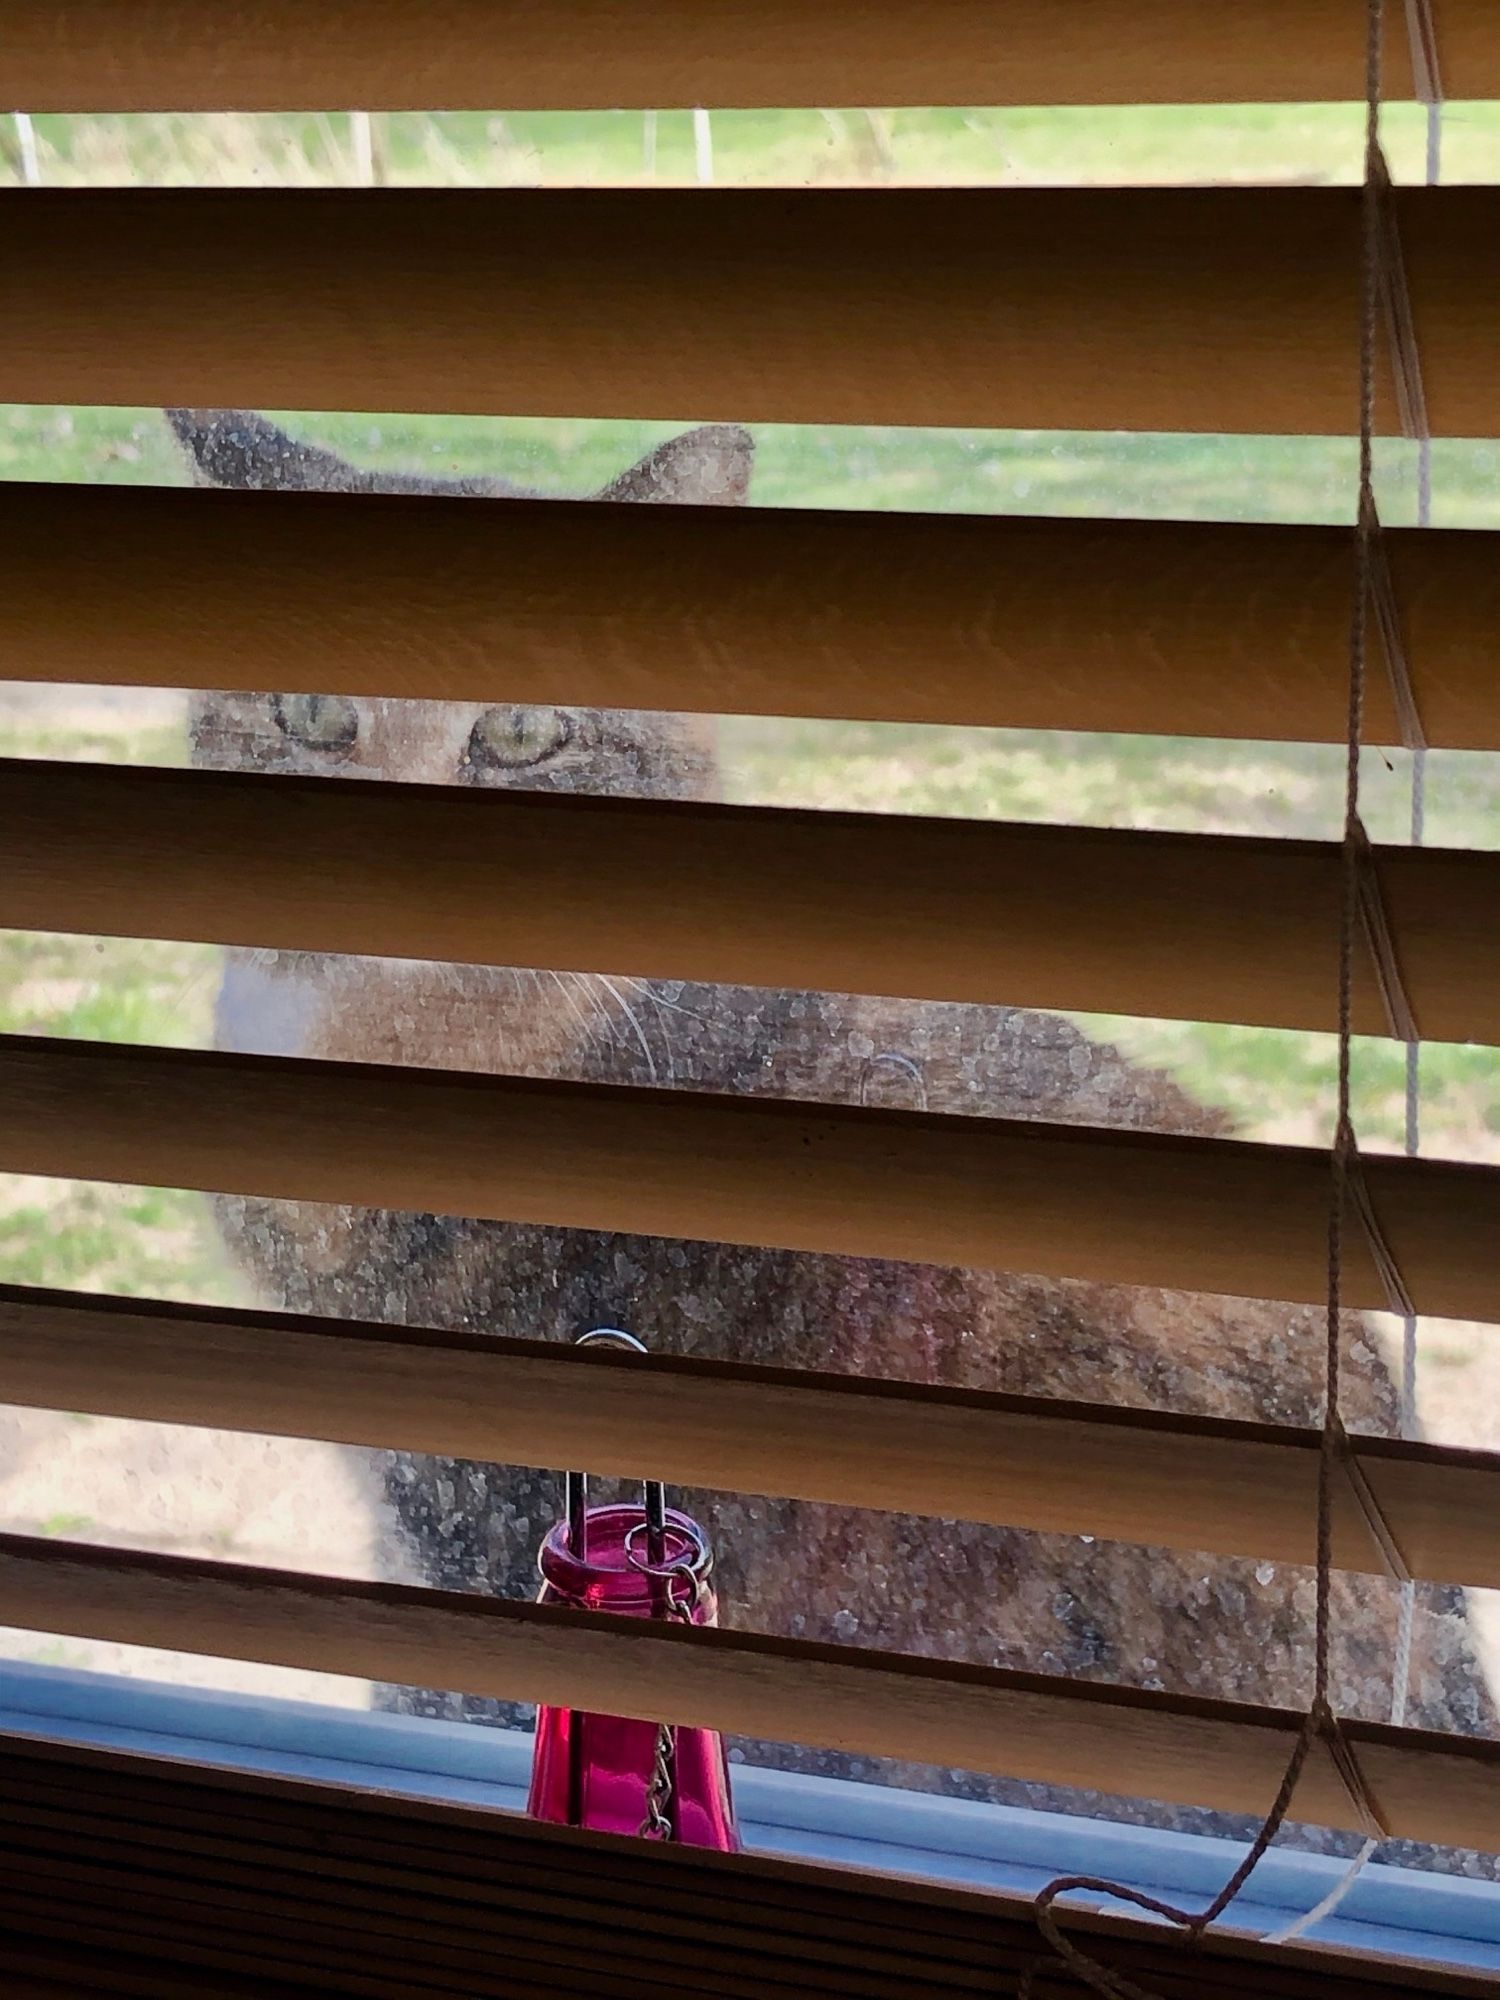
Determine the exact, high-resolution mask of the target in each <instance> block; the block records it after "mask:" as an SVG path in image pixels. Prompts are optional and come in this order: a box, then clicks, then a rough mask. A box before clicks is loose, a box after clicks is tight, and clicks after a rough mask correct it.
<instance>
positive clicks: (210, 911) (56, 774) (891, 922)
mask: <svg viewBox="0 0 1500 2000" xmlns="http://www.w3.org/2000/svg"><path fill="white" fill-rule="evenodd" d="M0 797H3V798H4V799H5V802H6V812H5V820H4V828H3V831H0V925H6V926H9V927H12V928H17V929H32V930H51V931H67V932H74V933H82V934H84V935H109V936H115V937H130V938H172V939H181V940H186V941H193V942H202V943H210V944H237V945H255V946H261V947H267V948H271V949H275V950H281V951H294V952H333V953H365V954H376V955H380V956H386V957H398V958H411V959H436V960H443V961H451V962H457V963H461V964H486V965H503V966H510V965H513V966H533V967H546V968H550V969H552V970H556V971H577V972H586V971H589V970H608V971H609V972H612V973H624V974H630V975H635V976H644V977H652V976H657V977H669V978H676V979H688V980H695V981H704V982H710V983H722V984H727V985H746V986H757V987H779V988H783V989H785V988H792V989H801V990H812V991H820V992H836V993H846V992H860V993H880V994H887V995H889V994H897V995H900V996H902V997H905V998H914V999H924V1000H949V1001H969V1002H978V1003H981V1004H986V1005H1007V1004H1021V1005H1028V1006H1039V1007H1048V1008H1070V1007H1071V1008H1085V1009H1091V1010H1095V1011H1099V1012H1105V1013H1116V1014H1134V1015H1144V1016H1170V1017H1174V1018H1185V1019H1188V1020H1212V1021H1222V1020H1229V1021H1236V1022H1244V1023H1251V1024H1255V1025H1261V1026H1270V1027H1281V1028H1315V1029H1323V1030H1331V1029H1332V1028H1333V1027H1334V1026H1335V1020H1334V1005H1333V1001H1334V995H1333V990H1332V987H1331V986H1330V983H1329V980H1328V978H1327V968H1326V964H1325V961H1326V957H1327V950H1326V947H1327V941H1328V939H1329V938H1330V937H1332V936H1333V935H1335V934H1336V931H1337V923H1338V894H1339V860H1338V850H1337V848H1336V847H1334V846H1333V845H1332V844H1318V843H1313V842H1307V841H1290V840H1288V841H1282V840H1267V839H1246V838H1240V837H1226V836H1219V835H1203V834H1175V833H1135V832H1126V831H1104V830H1100V829H1096V828H1076V827H1054V826H1029V825H1006V824H1003V823H999V822H990V821H978V820H929V819H921V818H916V817H908V816H899V815H877V814H873V813H835V812H821V811H797V810H792V809H788V808H775V807H772V808H764V807H753V806H725V805H716V804H710V803H706V802H690V801H677V800H653V799H610V798H599V797H587V796H581V795H579V796H574V795H570V794H567V793H557V794H552V793H547V792H525V791H483V790H471V789H468V788H465V787H461V786H442V785H407V784H389V783H380V782H361V781H357V780H348V779H339V778H301V777H286V778H266V777H261V776H257V775H253V774H250V773H243V772H213V771H177V770H153V769H146V768H133V767H130V766H122V765H90V764H76V765H70V764H62V763H47V762H38V763H26V762H19V761H11V762H4V761H0ZM1377 867H1378V869H1379V872H1380V875H1381V877H1382V880H1383V882H1384V883H1385V884H1386V888H1387V902H1388V905H1389V907H1390V912H1391V917H1392V929H1393V935H1394V942H1395V949H1396V955H1397V961H1398V963H1399V964H1400V965H1401V967H1402V971H1403V975H1404V979H1405V983H1406V991H1407V993H1408V996H1409V997H1410V999H1411V1001H1412V1004H1413V1007H1414V1009H1415V1012H1416V1017H1417V1021H1418V1024H1419V1026H1420V1027H1421V1029H1422V1032H1423V1033H1424V1035H1426V1036H1427V1037H1428V1038H1430V1039H1437V1040H1443V1041H1488V1042H1500V929H1497V927H1496V926H1495V925H1494V924H1492V923H1491V921H1490V916H1491V913H1492V912H1493V911H1494V910H1495V909H1496V908H1497V907H1500V855H1492V854H1469V853H1460V852H1450V851H1446V850H1443V849H1438V848H1427V849H1422V850H1418V851H1409V850H1404V849H1383V850H1378V851H1377ZM976 910H982V911H984V912H985V921H984V922H983V923H979V924H976V923H975V922H974V920H973V918H974V912H975V911H976ZM1355 1005H1356V1013H1355V1026H1356V1029H1358V1030H1360V1031H1363V1032H1365V1033H1376V1034H1388V1033H1391V1032H1392V1031H1393V1029H1392V1024H1391V1022H1390V1020H1389V1017H1388V1016H1387V1014H1386V1012H1385V1010H1384V1007H1383V1005H1382V1003H1381V1000H1380V997H1379V989H1378V987H1377V986H1376V983H1375V980H1374V977H1373V966H1372V965H1371V964H1370V963H1369V962H1368V961H1367V960H1366V961H1364V962H1362V963H1361V964H1360V966H1359V967H1358V969H1357V983H1356V996H1355Z"/></svg>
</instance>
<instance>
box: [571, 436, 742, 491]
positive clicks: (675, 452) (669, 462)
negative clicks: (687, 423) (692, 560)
mask: <svg viewBox="0 0 1500 2000" xmlns="http://www.w3.org/2000/svg"><path fill="white" fill-rule="evenodd" d="M754 465H755V440H754V439H753V438H752V437H751V435H750V433H749V432H748V431H743V430H741V429H740V427H739V425H738V424H704V425H703V426H702V427H701V428H700V429H698V430H695V431H684V432H683V433H682V435H681V436H680V437H674V438H668V439H667V441H666V443H665V444H659V445H658V446H657V447H656V449H655V451H652V452H648V453H647V454H646V456H645V457H644V458H643V459H642V460H641V461H640V463H639V464H638V465H632V466H631V468H630V470H629V471H628V472H622V473H621V474H620V476H619V478H618V479H612V480H611V481H610V483H609V485H608V486H606V487H605V488H604V489H603V490H602V492H600V493H599V495H598V496H597V497H598V498H599V499H601V500H635V501H644V502H646V503H648V504H650V503H655V504H657V505H666V506H676V507H742V506H743V505H744V504H745V501H746V500H747V499H748V497H749V494H750V474H751V471H752V470H753V468H754Z"/></svg>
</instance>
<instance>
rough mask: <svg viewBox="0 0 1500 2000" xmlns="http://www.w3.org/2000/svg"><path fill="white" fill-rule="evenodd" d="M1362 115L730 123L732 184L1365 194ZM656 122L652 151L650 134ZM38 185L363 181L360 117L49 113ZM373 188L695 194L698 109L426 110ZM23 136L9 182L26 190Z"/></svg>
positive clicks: (1466, 118) (918, 117) (865, 117)
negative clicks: (1155, 187) (1202, 184)
mask: <svg viewBox="0 0 1500 2000" xmlns="http://www.w3.org/2000/svg"><path fill="white" fill-rule="evenodd" d="M1361 119H1362V113H1361V110H1360V107H1359V106H1357V105H1355V104H1352V103H1350V104H1333V105H1326V104H1318V105H1298V104H1279V105H1198V106H1183V105H1123V106H1087V107H1076V106H1075V107H1066V108H1057V107H1049V106H1032V107H1028V106H1021V107H1007V108H1002V109H996V108H993V107H984V106H973V107H960V108H951V109H917V108H906V109H894V110H892V109H882V110H857V109H842V110H841V109H823V110H816V109H807V110H762V111H756V110H741V111H715V112H713V113H712V117H711V131H712V150H713V178H714V181H715V183H716V184H717V185H720V186H754V185H760V186H788V185H790V186H796V185H803V184H857V185H870V184H874V185H892V184H900V183H906V184H913V183H923V182H936V183H942V184H947V185H965V184H975V183H979V184H1005V185H1012V186H1015V185H1021V186H1025V185H1057V184H1089V183H1107V184H1121V183H1126V184H1129V183H1151V182H1177V181H1204V180H1214V181H1240V182H1258V181H1273V182H1274V181H1280V182H1308V183H1330V182H1342V183H1346V184H1347V183H1350V182H1353V181H1355V180H1356V179H1357V178H1358V176H1359V171H1360V159H1361ZM653 125H654V140H653V136H652V134H653ZM35 130H36V137H37V148H38V154H39V160H40V167H41V174H42V179H43V181H44V182H46V183H50V184H54V185H60V186H76V185H93V186H98V185H101V184H102V185H109V184H116V185H118V184H125V185H131V184H134V185H167V186H171V185H178V186H180V185H199V186H203V185H207V186H223V185H241V186H247V185H248V186H292V187H301V186H309V185H325V186H326V185H330V184H332V185H350V184H353V183H355V182H356V181H357V180H358V179H359V178H360V168H359V163H358V154H357V150H356V147H355V144H354V139H353V135H352V131H351V125H350V120H349V117H348V115H347V114H342V113H328V114H322V115H318V114H314V115H296V116H286V115H266V116H254V117H251V116H245V115H243V114H223V115H216V116H213V117H201V116H198V117H185V116H171V115H160V114H158V115H140V116H130V117H120V116H117V117H62V116H55V115H53V116H49V115H42V116H39V117H37V118H36V120H35ZM1384 133H1385V143H1386V149H1387V152H1388V155H1389V157H1390V161H1391V166H1392V171H1393V173H1394V174H1395V176H1396V178H1397V179H1398V180H1401V179H1405V180H1413V179H1417V178H1420V176H1421V173H1422V166H1423V147H1424V135H1423V114H1422V112H1421V110H1420V108H1419V107H1418V106H1416V105H1414V104H1392V105H1390V106H1388V107H1387V109H1386V112H1385V118H1384ZM371 136H372V141H373V152H374V156H375V161H376V173H377V177H378V178H380V179H382V180H384V181H386V182H388V183H390V184H392V185H424V186H427V185H439V186H459V187H464V186H492V187H506V186H530V185H541V186H598V185H611V184H612V185H630V184H633V183H640V182H652V181H654V182H656V183H658V184H662V183H678V184H691V183H692V182H694V181H695V180H696V179H697V177H698V165H697V159H696V153H695V146H694V136H693V123H692V116H691V113H689V112H687V111H685V110H663V111H660V112H658V113H656V114H655V116H654V120H653V119H652V117H651V115H650V114H646V113H642V112H640V111H601V112H588V113H576V112H566V113H565V112H506V111H504V110H502V109H497V110H496V111H494V112H491V113H484V112H462V113H452V112H449V113H441V114H433V113H425V112H411V113H401V114H395V115H377V116H376V117H375V118H373V119H372V121H371ZM20 171H21V163H20V157H19V151H18V149H17V148H16V146H15V145H14V143H13V142H11V143H8V144H7V145H6V146H5V147H4V148H3V152H0V181H3V180H5V179H7V178H8V179H12V180H18V179H19V178H20ZM1444 171H1445V175H1446V177H1447V178H1448V179H1449V180H1451V181H1462V180H1479V181H1489V180H1495V179H1497V178H1500V107H1497V106H1496V105H1494V104H1486V103H1455V104H1451V105H1449V106H1447V107H1446V109H1445V115H1444Z"/></svg>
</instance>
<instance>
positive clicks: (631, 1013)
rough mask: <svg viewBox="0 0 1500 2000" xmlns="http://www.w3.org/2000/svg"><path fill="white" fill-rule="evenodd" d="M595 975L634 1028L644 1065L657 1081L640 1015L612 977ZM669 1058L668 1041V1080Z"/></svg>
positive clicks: (654, 1080) (670, 1052) (668, 1046)
mask: <svg viewBox="0 0 1500 2000" xmlns="http://www.w3.org/2000/svg"><path fill="white" fill-rule="evenodd" d="M595 976H596V977H597V979H598V980H599V983H600V985H601V986H604V987H605V988H607V990H608V991H609V992H610V993H612V994H613V995H614V997H615V1001H616V1004H617V1005H618V1006H619V1008H620V1011H621V1012H622V1013H623V1014H624V1016H625V1018H626V1020H627V1021H628V1022H629V1023H630V1025H631V1027H632V1028H634V1030H635V1038H636V1040H637V1041H638V1042H639V1043H640V1045H641V1054H642V1055H643V1056H644V1057H645V1058H646V1067H647V1069H648V1070H649V1071H650V1072H651V1081H652V1082H653V1083H657V1082H659V1081H660V1078H659V1077H658V1075H657V1071H656V1057H655V1056H654V1055H653V1054H652V1052H651V1044H650V1042H649V1041H648V1040H647V1039H646V1031H645V1029H644V1028H643V1027H642V1026H641V1022H640V1016H639V1015H638V1014H637V1013H636V1011H635V1009H634V1007H632V1006H631V1004H630V1002H629V1001H628V1000H627V999H626V998H625V995H624V994H623V993H622V992H621V991H620V989H619V987H618V986H616V984H615V982H614V981H613V980H612V979H610V978H608V977H607V976H606V975H605V974H604V973H602V972H600V973H598V974H596V975H595ZM671 1060H672V1051H671V1045H670V1043H668V1045H667V1064H668V1081H669V1082H670V1081H671V1074H670V1071H671Z"/></svg>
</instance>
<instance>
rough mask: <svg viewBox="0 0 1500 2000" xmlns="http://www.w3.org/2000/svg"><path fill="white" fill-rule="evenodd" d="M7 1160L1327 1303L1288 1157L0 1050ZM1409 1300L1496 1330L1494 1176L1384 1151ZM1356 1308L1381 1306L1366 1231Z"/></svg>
mask: <svg viewBox="0 0 1500 2000" xmlns="http://www.w3.org/2000/svg"><path fill="white" fill-rule="evenodd" d="M0 1171H9V1172H19V1173H37V1174H46V1175H58V1176H64V1177H70V1178H79V1179H85V1180H105V1181H125V1182H145V1183H148V1184H150V1185H153V1186H161V1187H183V1188H204V1189H215V1190H219V1191H222V1192H226V1193H241V1194H263V1195H272V1196H282V1197H286V1198H289V1199H296V1200H305V1201H325V1202H347V1203H352V1204H355V1205H357V1206H367V1207H383V1208H394V1209H402V1210H410V1211H417V1212H435V1213H440V1214H451V1215H470V1216H481V1217H490V1218H493V1219H496V1220H501V1221H512V1222H536V1223H546V1224H558V1225H563V1226H569V1227H575V1228H581V1229H605V1230H619V1231H624V1232H627V1233H636V1234H641V1235H648V1236H650V1235H654V1236H667V1237H686V1238H693V1239H703V1240H709V1241H723V1242H735V1243H759V1244H764V1245H768V1246H772V1247H775V1248H779V1249H786V1250H813V1251H827V1252H832V1253H835V1254H839V1255H845V1256H856V1257H858V1256H865V1257H880V1258H889V1259H895V1260H898V1261H900V1260H910V1261H913V1262H926V1263H935V1264H946V1265H954V1266H969V1267H974V1268H990V1269H1001V1270H1013V1271H1025V1272H1034V1273H1037V1274H1039V1275H1044V1276H1071V1277H1081V1278H1099V1279H1104V1280H1107V1281H1111V1282H1114V1283H1118V1284H1136V1285H1169V1286H1174V1287H1177V1288H1179V1289H1182V1290H1187V1291H1203V1292H1226V1293H1231V1294H1234V1295H1236V1296H1238V1297H1243V1298H1263V1299H1264V1298H1268V1299H1287V1300H1304V1301H1317V1300H1319V1299H1321V1298H1322V1297H1323V1294H1324V1290H1325V1287H1326V1281H1327V1270H1326V1262H1327V1252H1326V1244H1325V1217H1326V1207H1327V1173H1328V1168H1327V1157H1326V1155H1325V1154H1324V1153H1322V1152H1320V1151H1317V1150H1314V1149H1311V1148H1300V1147H1293V1146H1269V1145H1257V1144H1250V1143H1246V1142H1243V1141H1236V1140H1221V1139H1203V1138H1181V1137H1168V1136H1164V1135H1159V1134H1149V1133H1138V1132H1121V1131H1105V1130H1100V1129H1098V1128H1095V1127H1088V1126H1076V1127H1075V1126H1064V1125H1048V1124H1043V1123H1041V1122H1027V1121H1020V1120H1005V1119H987V1118H967V1117H961V1116H944V1115H939V1114H929V1113H922V1112H900V1111H887V1110H876V1109H866V1108H852V1107H838V1106H829V1105H813V1104H798V1103H792V1102H777V1101H767V1100H764V1099H752V1098H730V1097H719V1096H713V1095H709V1094H707V1093H702V1094H699V1093H691V1092H679V1091H674V1090H666V1089H654V1088H644V1089H626V1088H620V1087H613V1088H611V1087H604V1086H593V1085H582V1084H570V1083H559V1082H552V1081H545V1082H544V1081H538V1080H535V1079H531V1078H515V1077H490V1076H475V1075H460V1074H454V1073H452V1072H447V1071H441V1070H423V1069H401V1068H395V1067H385V1066H381V1065H364V1064H341V1063H326V1062H313V1061H303V1060H296V1059H283V1058H276V1057H265V1056H235V1055H227V1054H218V1053H210V1052H197V1051H191V1050H178V1049H155V1048H131V1047H123V1046H114V1045H109V1044H101V1043H90V1042H71V1041H62V1040H48V1039H46V1038H32V1037H27V1036H5V1037H0ZM1365 1178H1366V1182H1367V1184H1368V1187H1369V1191H1370V1195H1371V1199H1372V1202H1373V1206H1374V1210H1375V1213H1376V1214H1377V1215H1378V1216H1379V1217H1380V1220H1381V1222H1382V1225H1383V1227H1384V1231H1385V1234H1386V1237H1387V1239H1388V1241H1389V1243H1390V1245H1391V1247H1392V1250H1393V1252H1394V1255H1395V1258H1396V1261H1397V1263H1398V1264H1399V1266H1400V1268H1401V1270H1402V1272H1403V1274H1404V1276H1405V1279H1406V1282H1407V1285H1408V1287H1409V1289H1410V1292H1411V1295H1412V1297H1413V1299H1414V1300H1415V1302H1416V1309H1417V1310H1418V1311H1419V1312H1423V1313H1437V1314H1443V1315H1447V1316H1451V1317H1454V1318H1461V1319H1500V1169H1496V1168H1493V1167H1477V1166H1460V1165H1454V1164H1450V1163H1447V1162H1439V1161H1432V1160H1405V1159H1392V1158H1381V1157H1372V1158H1370V1159H1368V1160H1366V1162H1365ZM1344 1296H1345V1302H1346V1303H1347V1304H1348V1305H1349V1306H1350V1307H1379V1308H1384V1307H1386V1306H1387V1305H1388V1303H1389V1301H1388V1299H1387V1297H1386V1294H1385V1292H1384V1290H1383V1289H1382V1287H1381V1284H1380V1282H1379V1280H1378V1278H1377V1276H1376V1272H1375V1268H1374V1265H1373V1263H1372V1261H1371V1259H1370V1257H1369V1255H1368V1253H1367V1252H1366V1250H1365V1248H1364V1246H1363V1245H1362V1244H1360V1243H1359V1242H1358V1241H1357V1240H1355V1241H1351V1242H1349V1243H1347V1244H1346V1249H1345V1286H1344Z"/></svg>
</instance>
